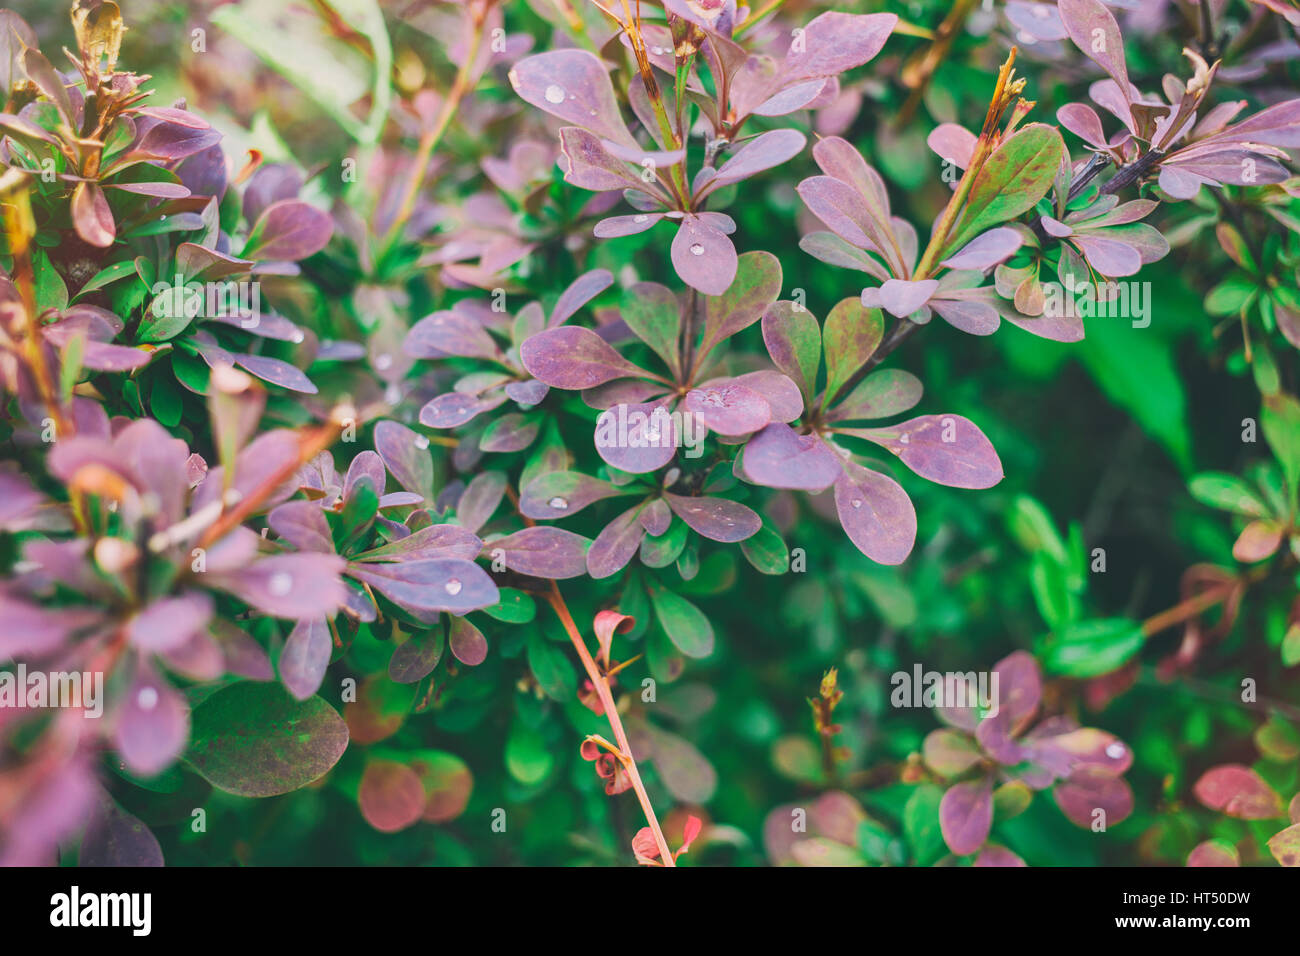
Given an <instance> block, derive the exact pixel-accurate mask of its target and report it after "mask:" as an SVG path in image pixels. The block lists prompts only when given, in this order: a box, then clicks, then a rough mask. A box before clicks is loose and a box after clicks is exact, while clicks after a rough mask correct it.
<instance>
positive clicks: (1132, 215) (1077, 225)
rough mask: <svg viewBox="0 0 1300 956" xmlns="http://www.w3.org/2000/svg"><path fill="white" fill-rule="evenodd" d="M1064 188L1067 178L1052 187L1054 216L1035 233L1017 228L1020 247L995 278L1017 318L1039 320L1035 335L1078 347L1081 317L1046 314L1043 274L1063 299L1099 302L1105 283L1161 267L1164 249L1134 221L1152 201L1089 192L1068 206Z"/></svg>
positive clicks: (1150, 230) (1058, 311) (1154, 233)
mask: <svg viewBox="0 0 1300 956" xmlns="http://www.w3.org/2000/svg"><path fill="white" fill-rule="evenodd" d="M1068 185H1069V177H1068V176H1067V177H1065V178H1064V179H1063V180H1061V181H1058V183H1057V191H1056V208H1055V209H1054V210H1053V213H1054V215H1043V216H1041V217H1039V219H1038V231H1035V230H1034V229H1030V228H1027V227H1024V226H1022V225H1020V224H1019V223H1017V224H1016V226H1015V227H1014V228H1016V229H1017V231H1019V232H1020V234H1021V236H1022V238H1023V239H1024V243H1025V244H1024V246H1023V247H1022V250H1021V252H1020V253H1019V254H1018V255H1017V256H1015V257H1013V258H1012V259H1011V260H1010V261H1008V262H1004V263H1001V264H999V265H998V267H997V268H996V269H995V270H994V273H993V276H994V287H995V288H996V289H997V292H998V294H999V295H1001V296H1002V297H1004V298H1006V299H1010V300H1011V301H1012V303H1013V304H1014V305H1015V308H1016V311H1018V312H1020V313H1023V314H1024V315H1029V316H1035V317H1041V318H1040V319H1039V324H1040V327H1043V328H1047V327H1049V326H1050V327H1052V328H1054V329H1056V330H1058V331H1059V332H1060V333H1061V334H1060V336H1059V339H1060V340H1061V341H1078V340H1080V339H1082V338H1083V334H1084V328H1083V320H1082V318H1081V317H1080V310H1066V309H1063V308H1060V307H1056V308H1049V301H1048V296H1047V292H1046V290H1045V289H1044V286H1043V281H1042V272H1043V268H1044V267H1049V268H1051V269H1053V271H1055V273H1056V275H1057V277H1058V279H1059V280H1060V283H1061V287H1062V289H1063V290H1064V294H1068V295H1071V296H1073V295H1075V294H1077V293H1083V294H1085V295H1093V296H1098V297H1099V296H1102V295H1106V294H1111V290H1110V287H1109V286H1108V283H1109V282H1110V280H1112V279H1115V278H1121V277H1124V276H1131V275H1136V274H1137V273H1138V272H1139V271H1140V270H1141V269H1142V267H1143V266H1145V265H1149V264H1151V263H1153V262H1158V261H1159V260H1161V259H1163V258H1164V257H1165V256H1166V255H1168V254H1169V243H1168V241H1167V240H1166V239H1165V237H1164V236H1163V235H1161V234H1160V231H1159V230H1157V229H1156V228H1155V227H1154V226H1151V225H1149V224H1148V223H1144V222H1141V221H1140V220H1141V219H1143V218H1145V217H1146V216H1147V215H1149V214H1150V213H1151V212H1152V210H1154V209H1155V208H1156V207H1157V206H1158V205H1159V203H1157V202H1155V201H1154V200H1150V199H1134V200H1131V201H1129V202H1125V203H1120V201H1119V197H1117V196H1115V195H1109V194H1108V195H1098V194H1097V190H1096V187H1092V188H1091V189H1090V190H1088V191H1087V192H1085V193H1084V194H1083V195H1081V196H1079V197H1077V198H1076V199H1075V200H1072V201H1069V202H1066V201H1065V198H1064V197H1065V196H1066V195H1067V192H1068ZM1053 245H1055V246H1056V247H1057V250H1058V255H1057V257H1056V258H1055V260H1054V261H1052V260H1049V259H1048V258H1047V252H1048V251H1049V249H1050V248H1051V247H1052V246H1053ZM1113 294H1118V290H1114V293H1113ZM1052 337H1057V336H1052Z"/></svg>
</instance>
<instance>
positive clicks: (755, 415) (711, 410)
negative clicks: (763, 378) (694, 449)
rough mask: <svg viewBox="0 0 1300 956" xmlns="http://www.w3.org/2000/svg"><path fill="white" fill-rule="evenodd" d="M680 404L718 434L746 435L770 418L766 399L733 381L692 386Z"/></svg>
mask: <svg viewBox="0 0 1300 956" xmlns="http://www.w3.org/2000/svg"><path fill="white" fill-rule="evenodd" d="M681 407H682V409H683V410H684V411H688V412H691V413H692V414H693V415H694V416H695V417H696V420H697V421H699V422H701V423H703V425H704V426H705V427H706V428H708V429H709V430H710V431H715V432H717V433H718V434H720V435H747V434H749V433H750V432H756V431H758V430H759V429H760V428H763V427H764V426H766V425H767V423H768V422H769V421H771V420H772V409H771V407H770V406H769V405H768V404H767V399H765V398H764V397H763V396H762V395H760V394H759V393H758V392H756V391H754V390H753V389H750V388H746V387H745V386H744V385H740V384H738V383H736V382H734V381H730V382H721V383H718V384H714V385H704V386H701V387H700V388H694V389H691V391H689V392H687V393H686V398H685V399H683V400H682V406H681Z"/></svg>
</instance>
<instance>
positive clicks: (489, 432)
mask: <svg viewBox="0 0 1300 956" xmlns="http://www.w3.org/2000/svg"><path fill="white" fill-rule="evenodd" d="M541 427H542V423H541V421H540V420H538V419H537V418H536V417H529V416H525V415H524V414H522V413H521V412H511V413H509V414H508V415H502V416H501V417H500V418H498V419H497V420H496V421H494V422H492V424H490V425H488V427H487V428H485V429H483V434H482V435H480V436H479V443H478V446H479V448H481V449H483V451H486V452H512V451H522V450H523V449H525V448H527V447H528V446H529V445H531V444H532V443H533V439H535V438H536V437H537V432H538V430H539V429H540V428H541Z"/></svg>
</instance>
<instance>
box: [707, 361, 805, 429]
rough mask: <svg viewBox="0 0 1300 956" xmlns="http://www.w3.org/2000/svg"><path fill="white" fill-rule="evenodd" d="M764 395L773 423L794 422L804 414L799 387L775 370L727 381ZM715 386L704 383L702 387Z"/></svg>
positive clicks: (747, 374) (738, 376)
mask: <svg viewBox="0 0 1300 956" xmlns="http://www.w3.org/2000/svg"><path fill="white" fill-rule="evenodd" d="M724 381H731V382H734V383H735V384H737V385H741V386H743V387H745V388H748V389H750V390H752V391H755V392H757V393H758V394H759V395H762V396H763V398H764V399H765V400H766V401H767V405H768V407H769V408H770V409H771V410H772V421H774V422H792V421H794V420H795V419H796V418H798V417H799V416H800V415H802V414H803V407H804V406H803V396H802V395H800V394H799V386H798V385H796V384H795V383H794V382H792V381H790V379H788V378H786V377H785V376H784V375H782V374H781V373H780V372H778V371H776V370H775V369H770V368H761V369H759V370H758V371H756V372H746V373H745V374H744V375H737V376H736V377H735V378H733V379H726V380H724ZM713 384H715V383H714V382H712V381H709V382H704V383H703V385H702V386H701V387H707V386H710V385H713Z"/></svg>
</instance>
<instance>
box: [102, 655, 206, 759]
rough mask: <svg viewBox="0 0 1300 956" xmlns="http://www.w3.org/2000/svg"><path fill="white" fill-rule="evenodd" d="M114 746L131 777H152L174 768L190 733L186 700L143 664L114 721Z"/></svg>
mask: <svg viewBox="0 0 1300 956" xmlns="http://www.w3.org/2000/svg"><path fill="white" fill-rule="evenodd" d="M114 724H115V726H114V730H113V745H114V746H115V747H116V748H117V752H118V754H119V755H120V756H121V757H122V761H123V762H124V763H125V764H126V765H127V767H128V768H130V770H131V771H132V773H136V774H139V775H140V776H143V777H152V776H154V775H155V774H157V773H159V772H161V771H162V770H164V769H166V768H167V767H169V766H171V764H172V762H173V761H174V760H175V759H176V758H177V757H179V756H180V755H181V751H182V750H184V749H185V741H186V740H187V739H188V738H189V733H190V714H189V708H188V707H187V706H186V705H185V698H184V697H182V696H181V694H180V693H179V692H178V691H177V690H176V689H175V688H173V687H172V686H171V685H170V684H168V683H167V682H166V681H165V680H163V679H162V678H161V677H159V676H158V674H157V673H156V672H155V671H154V670H153V668H151V667H150V666H149V665H147V664H141V665H140V669H139V670H138V671H137V672H136V675H135V680H134V681H132V683H131V686H130V687H129V688H128V689H127V691H126V694H125V696H124V699H123V700H122V702H121V704H120V706H119V707H118V710H117V714H116V717H115V720H114Z"/></svg>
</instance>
